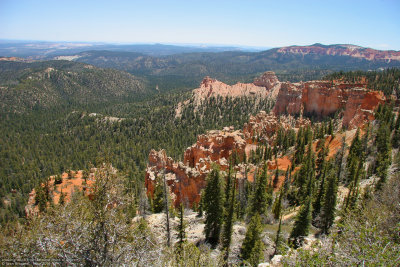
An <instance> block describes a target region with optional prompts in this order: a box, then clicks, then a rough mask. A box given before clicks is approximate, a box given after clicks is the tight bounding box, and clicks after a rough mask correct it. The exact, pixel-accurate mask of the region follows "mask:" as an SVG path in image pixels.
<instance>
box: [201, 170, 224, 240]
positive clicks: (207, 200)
mask: <svg viewBox="0 0 400 267" xmlns="http://www.w3.org/2000/svg"><path fill="white" fill-rule="evenodd" d="M223 192H224V190H223V181H222V179H221V177H220V174H219V170H218V169H217V168H216V167H214V168H213V169H212V170H211V172H210V174H209V176H208V179H207V185H206V188H205V190H204V202H203V204H204V211H205V213H206V220H205V224H206V225H205V227H204V231H205V235H206V241H207V242H208V243H210V244H211V245H212V246H215V245H217V244H218V242H219V236H220V232H221V227H222V223H223V216H224V195H223Z"/></svg>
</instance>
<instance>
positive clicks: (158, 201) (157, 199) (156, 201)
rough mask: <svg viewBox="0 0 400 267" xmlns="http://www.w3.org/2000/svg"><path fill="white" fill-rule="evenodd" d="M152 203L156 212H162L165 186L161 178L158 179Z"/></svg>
mask: <svg viewBox="0 0 400 267" xmlns="http://www.w3.org/2000/svg"><path fill="white" fill-rule="evenodd" d="M152 204H153V206H152V209H153V212H154V213H160V212H162V211H163V210H164V187H163V185H162V181H161V180H160V179H156V184H155V186H154V192H153V202H152Z"/></svg>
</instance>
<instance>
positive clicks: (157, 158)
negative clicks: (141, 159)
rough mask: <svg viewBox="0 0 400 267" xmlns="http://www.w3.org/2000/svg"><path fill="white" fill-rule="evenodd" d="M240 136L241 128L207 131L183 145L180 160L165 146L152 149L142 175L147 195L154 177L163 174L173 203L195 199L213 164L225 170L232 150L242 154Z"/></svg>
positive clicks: (242, 148)
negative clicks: (182, 157) (186, 145)
mask: <svg viewBox="0 0 400 267" xmlns="http://www.w3.org/2000/svg"><path fill="white" fill-rule="evenodd" d="M243 137H244V136H243V134H242V133H241V131H235V130H234V129H233V128H231V127H226V128H224V130H222V131H209V132H208V133H207V134H204V135H200V136H199V137H198V138H197V142H196V143H195V144H194V145H192V146H191V147H189V148H187V149H186V151H185V155H184V161H183V162H174V161H173V160H172V158H170V157H167V155H166V153H165V151H164V150H161V151H158V152H157V151H155V150H151V152H150V155H149V164H148V167H147V170H146V177H145V186H146V189H147V192H148V195H150V196H152V195H153V193H154V187H155V184H156V183H157V180H159V181H160V180H161V178H162V176H163V175H165V178H166V182H167V184H168V186H169V189H170V193H171V196H172V197H171V198H172V200H173V201H174V204H175V205H178V204H179V203H181V201H183V202H184V203H186V204H188V205H192V204H193V203H194V202H196V203H198V202H199V201H200V191H201V189H203V188H204V187H205V180H206V176H207V174H208V173H209V171H210V170H211V168H212V164H213V163H215V164H217V165H219V166H220V169H221V170H226V169H227V168H228V160H229V158H230V156H231V155H232V154H233V153H234V152H236V153H237V154H238V155H239V156H240V155H243V153H244V151H245V146H246V142H245V140H244V138H243ZM157 177H159V179H157Z"/></svg>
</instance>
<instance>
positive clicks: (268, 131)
mask: <svg viewBox="0 0 400 267" xmlns="http://www.w3.org/2000/svg"><path fill="white" fill-rule="evenodd" d="M307 125H311V121H310V120H309V119H305V118H302V117H300V118H297V119H295V118H294V117H292V116H290V115H288V116H285V115H281V116H280V117H279V118H278V117H277V116H276V115H275V114H274V113H272V112H271V113H270V114H267V113H266V112H265V111H261V112H260V113H258V114H257V115H256V116H251V117H250V119H249V122H248V123H245V124H244V127H243V133H244V136H245V139H246V142H247V143H248V144H253V143H257V141H258V140H259V141H267V142H269V143H270V144H272V143H273V141H274V140H275V134H276V132H277V131H278V130H279V129H280V128H283V129H285V130H289V129H294V130H297V129H298V128H299V127H305V126H307Z"/></svg>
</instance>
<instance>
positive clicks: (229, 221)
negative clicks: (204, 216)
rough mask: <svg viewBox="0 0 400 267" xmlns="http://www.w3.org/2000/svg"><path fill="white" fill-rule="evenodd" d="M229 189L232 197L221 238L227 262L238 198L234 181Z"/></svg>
mask: <svg viewBox="0 0 400 267" xmlns="http://www.w3.org/2000/svg"><path fill="white" fill-rule="evenodd" d="M235 180H236V179H235ZM229 191H231V194H230V199H229V207H228V212H227V216H226V218H225V224H224V230H223V233H222V238H221V239H222V251H225V254H224V260H225V262H226V263H228V259H229V247H230V245H231V240H232V228H233V219H234V218H233V216H234V213H235V200H236V196H235V193H236V186H235V183H232V185H231V188H229Z"/></svg>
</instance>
